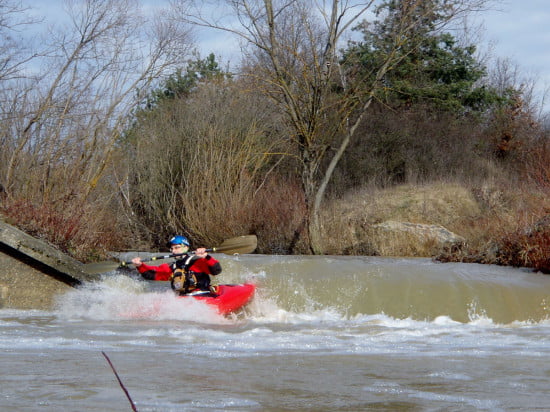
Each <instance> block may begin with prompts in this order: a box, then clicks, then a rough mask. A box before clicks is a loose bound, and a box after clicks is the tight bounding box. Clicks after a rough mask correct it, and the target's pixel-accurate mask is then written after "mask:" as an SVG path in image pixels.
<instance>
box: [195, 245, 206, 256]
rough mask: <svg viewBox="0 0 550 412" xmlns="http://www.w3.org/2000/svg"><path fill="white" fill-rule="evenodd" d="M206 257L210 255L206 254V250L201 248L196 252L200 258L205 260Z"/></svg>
mask: <svg viewBox="0 0 550 412" xmlns="http://www.w3.org/2000/svg"><path fill="white" fill-rule="evenodd" d="M206 255H208V253H207V252H206V249H205V248H203V247H200V248H198V249H197V250H195V256H197V257H199V258H205V257H206Z"/></svg>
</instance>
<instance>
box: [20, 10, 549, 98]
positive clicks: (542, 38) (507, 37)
mask: <svg viewBox="0 0 550 412" xmlns="http://www.w3.org/2000/svg"><path fill="white" fill-rule="evenodd" d="M27 1H28V4H32V5H33V7H34V6H38V7H39V8H40V9H41V11H45V12H46V13H47V14H48V18H54V17H55V16H59V15H60V13H62V4H63V0H27ZM25 3H26V2H25ZM167 3H168V0H142V4H146V5H147V6H148V7H155V6H157V7H158V6H162V5H166V4H167ZM494 4H495V7H494V9H493V10H490V11H485V12H482V13H481V14H479V15H478V16H477V18H478V19H479V21H480V22H482V23H483V26H484V29H485V30H484V32H483V33H482V41H481V43H482V44H479V45H478V46H479V48H480V50H492V57H495V58H496V57H500V58H509V59H511V60H512V62H513V63H515V64H517V65H518V66H519V68H520V70H521V73H522V74H523V75H524V76H525V77H526V78H528V79H533V80H536V83H537V86H538V90H539V93H540V95H542V93H543V91H544V90H546V89H547V88H549V87H550V0H502V1H495V3H494ZM197 41H198V43H199V44H198V47H199V51H200V53H201V56H206V55H207V54H209V53H210V52H213V53H214V54H216V56H217V57H218V60H219V61H221V62H227V61H228V60H230V61H231V63H238V61H237V60H238V57H235V56H234V55H232V54H231V53H235V52H236V51H238V47H237V46H236V45H235V44H234V43H233V44H227V42H225V41H223V40H222V36H221V35H213V34H209V35H202V36H201V37H199V38H197ZM546 107H550V102H549V104H547V105H546Z"/></svg>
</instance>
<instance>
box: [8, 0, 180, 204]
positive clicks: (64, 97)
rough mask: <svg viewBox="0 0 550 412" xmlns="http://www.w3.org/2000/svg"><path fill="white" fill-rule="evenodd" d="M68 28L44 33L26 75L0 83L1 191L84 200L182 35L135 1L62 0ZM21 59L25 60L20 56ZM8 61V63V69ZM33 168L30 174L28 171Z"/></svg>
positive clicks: (174, 56) (174, 57)
mask: <svg viewBox="0 0 550 412" xmlns="http://www.w3.org/2000/svg"><path fill="white" fill-rule="evenodd" d="M65 5H66V11H67V15H68V20H67V21H68V25H65V26H61V27H55V28H53V29H52V30H51V31H50V32H48V33H47V35H46V36H45V40H44V50H43V52H42V53H41V55H42V57H41V58H40V60H39V64H35V65H33V66H28V65H27V66H25V69H26V73H27V77H26V78H24V79H21V80H18V81H17V82H15V81H7V80H6V79H2V80H3V81H1V82H0V92H1V93H2V94H1V97H2V106H3V107H5V108H9V110H3V111H2V141H3V142H4V143H5V144H6V146H5V147H6V148H7V149H8V150H6V151H5V152H4V155H3V159H2V160H3V162H2V163H3V164H2V167H1V168H0V182H1V183H2V185H3V187H4V189H5V191H6V193H7V195H8V196H22V197H27V198H34V199H37V198H38V197H40V196H41V197H42V198H41V201H42V202H46V203H47V202H50V201H52V200H54V199H53V198H52V197H51V196H52V195H53V193H56V196H57V198H60V197H67V196H75V194H76V193H78V197H79V199H80V201H85V200H86V199H87V198H88V197H89V196H90V194H91V193H92V192H93V191H94V189H95V188H96V187H97V185H98V182H99V181H100V179H101V178H102V177H104V173H105V170H106V169H107V168H108V166H109V164H110V161H111V156H112V154H113V150H114V149H115V147H116V146H115V144H116V142H117V139H119V137H120V134H121V132H122V130H123V129H124V127H125V126H126V123H127V121H128V118H129V115H130V113H131V112H132V110H133V109H134V108H135V107H136V105H138V104H139V103H140V102H141V100H142V99H143V96H144V95H145V93H148V91H149V85H150V84H151V82H153V81H155V79H158V78H159V76H161V75H162V74H164V73H166V71H167V70H171V69H172V68H173V67H174V66H175V65H178V64H180V63H181V62H182V60H183V58H184V57H185V55H186V53H187V51H188V50H190V47H189V40H190V37H189V32H188V31H187V30H185V28H184V27H183V26H182V25H181V24H179V23H178V22H176V21H175V20H172V19H169V18H168V15H167V14H165V15H159V16H155V17H148V18H145V16H143V15H142V14H141V12H140V7H139V2H138V1H136V0H84V1H77V0H71V1H67V2H66V3H65ZM23 63H24V62H23ZM12 66H13V65H12ZM29 168H32V170H33V173H32V175H30V174H29V173H28V171H29Z"/></svg>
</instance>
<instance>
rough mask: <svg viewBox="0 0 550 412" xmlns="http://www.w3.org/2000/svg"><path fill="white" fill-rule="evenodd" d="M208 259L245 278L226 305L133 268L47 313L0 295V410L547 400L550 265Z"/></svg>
mask: <svg viewBox="0 0 550 412" xmlns="http://www.w3.org/2000/svg"><path fill="white" fill-rule="evenodd" d="M219 260H220V261H221V263H222V266H223V273H222V274H221V275H220V276H219V277H218V281H219V282H220V283H241V282H244V281H251V282H255V283H256V284H257V288H258V289H257V295H256V297H255V299H254V300H253V302H252V303H251V304H250V305H249V306H248V307H247V308H246V309H245V310H244V311H243V312H241V313H239V314H237V315H234V316H231V317H221V316H219V315H217V314H216V313H214V312H213V311H212V310H210V309H209V308H208V307H206V306H204V304H202V303H199V302H196V301H190V300H187V299H186V300H181V299H180V300H177V299H176V298H175V297H174V296H173V295H172V293H171V291H170V290H169V289H170V288H169V285H168V284H167V283H166V282H148V281H144V280H142V279H141V278H139V276H137V275H136V274H135V273H131V272H129V273H114V272H113V273H108V274H105V275H104V277H103V280H102V281H101V282H99V283H95V284H89V285H84V286H83V287H81V288H79V289H75V290H71V291H70V292H68V293H66V294H64V295H62V296H60V297H59V299H58V302H57V305H56V307H55V308H54V309H53V310H51V311H33V310H31V311H23V310H13V309H0V359H1V368H2V373H1V374H0V410H2V411H4V410H5V411H59V410H63V411H126V410H128V411H130V410H132V406H131V403H130V400H129V399H128V397H129V398H130V399H131V401H132V402H133V403H134V405H135V407H136V409H137V410H139V411H206V410H208V411H290V410H294V411H337V410H341V411H364V410H373V411H520V410H521V411H550V390H549V388H550V361H549V359H550V343H549V332H550V276H545V275H541V274H537V273H532V272H530V271H529V270H526V269H514V268H504V267H497V266H490V265H475V264H454V263H453V264H447V263H446V264H442V263H435V262H432V261H430V260H429V259H404V258H376V257H327V256H323V257H320V256H315V257H309V256H265V255H243V256H225V255H220V256H219ZM182 302H183V303H182ZM151 307H156V308H160V309H161V310H160V312H154V311H152V310H151ZM108 359H109V360H110V361H111V363H112V365H113V368H114V370H115V371H116V372H117V373H118V377H119V379H120V382H121V383H119V381H118V380H117V377H116V375H115V373H114V371H113V369H112V368H111V366H110V365H109V363H108ZM124 389H126V391H127V393H128V395H126V393H125V392H124Z"/></svg>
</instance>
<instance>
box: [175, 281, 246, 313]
mask: <svg viewBox="0 0 550 412" xmlns="http://www.w3.org/2000/svg"><path fill="white" fill-rule="evenodd" d="M255 290H256V285H254V284H252V283H243V284H240V285H219V286H217V291H216V292H217V293H216V294H215V295H214V294H212V293H210V292H205V291H198V292H195V293H193V292H192V293H190V294H188V295H185V296H182V297H181V298H183V299H188V298H190V297H192V298H194V299H196V300H200V301H202V302H205V303H207V304H208V305H212V306H215V307H216V309H217V310H218V313H219V314H220V315H227V314H229V313H232V312H235V311H237V310H239V309H240V308H242V307H243V306H245V305H246V304H247V303H249V302H250V300H251V299H252V297H253V296H254V292H255Z"/></svg>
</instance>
